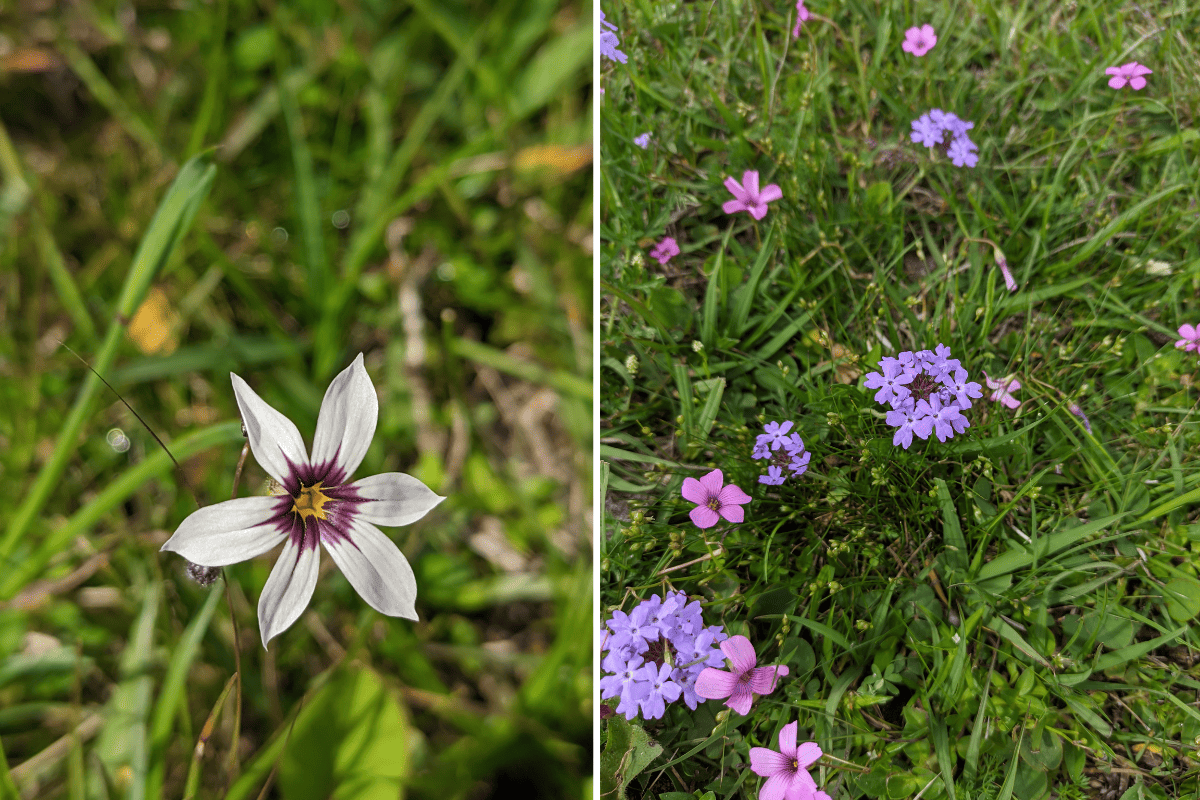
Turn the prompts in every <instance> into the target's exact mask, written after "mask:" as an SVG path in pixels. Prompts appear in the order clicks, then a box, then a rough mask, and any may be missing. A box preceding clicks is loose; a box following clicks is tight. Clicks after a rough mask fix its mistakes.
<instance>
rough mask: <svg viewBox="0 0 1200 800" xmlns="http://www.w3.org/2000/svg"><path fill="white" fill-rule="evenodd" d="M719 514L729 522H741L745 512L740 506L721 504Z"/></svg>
mask: <svg viewBox="0 0 1200 800" xmlns="http://www.w3.org/2000/svg"><path fill="white" fill-rule="evenodd" d="M720 514H721V516H722V517H724V518H725V519H726V520H728V521H729V522H742V521H743V520H745V519H746V512H745V511H744V510H743V509H742V507H741V506H721V511H720Z"/></svg>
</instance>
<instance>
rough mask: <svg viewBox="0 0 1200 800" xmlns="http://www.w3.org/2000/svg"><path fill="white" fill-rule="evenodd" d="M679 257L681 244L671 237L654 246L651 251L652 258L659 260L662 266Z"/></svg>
mask: <svg viewBox="0 0 1200 800" xmlns="http://www.w3.org/2000/svg"><path fill="white" fill-rule="evenodd" d="M677 255H679V244H678V243H676V241H675V240H674V239H672V238H671V237H670V236H668V237H667V238H665V239H663V240H662V241H661V242H659V243H658V244H656V245H654V247H653V249H651V250H650V257H651V258H657V259H658V263H660V264H666V263H667V262H668V261H670V260H671V259H672V258H674V257H675V256H677Z"/></svg>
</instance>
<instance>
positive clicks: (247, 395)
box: [229, 372, 308, 486]
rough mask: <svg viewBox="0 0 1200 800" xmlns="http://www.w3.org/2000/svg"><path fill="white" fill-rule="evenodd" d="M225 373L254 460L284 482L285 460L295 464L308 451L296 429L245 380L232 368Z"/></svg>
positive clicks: (303, 461) (305, 460)
mask: <svg viewBox="0 0 1200 800" xmlns="http://www.w3.org/2000/svg"><path fill="white" fill-rule="evenodd" d="M229 377H230V379H231V380H232V381H233V393H234V395H236V396H237V404H238V408H239V409H241V412H242V422H244V423H245V424H246V436H247V438H249V439H250V449H251V450H252V451H254V460H255V461H257V462H258V464H259V466H261V467H262V468H263V469H265V470H266V471H267V474H268V475H270V476H271V477H272V478H274V479H275V480H277V481H278V482H279V483H281V484H283V485H285V486H286V485H287V484H288V480H287V479H288V477H289V476H290V475H291V472H292V468H291V467H289V466H288V461H289V460H290V461H291V462H292V463H293V464H295V465H296V466H300V465H303V464H307V463H308V452H307V451H306V450H305V449H304V440H303V439H301V438H300V431H298V430H297V429H296V426H295V425H293V424H292V421H291V420H290V419H288V418H287V417H285V416H284V415H283V414H280V413H279V412H278V411H276V410H275V409H273V408H271V406H269V405H267V403H266V401H264V400H263V399H262V398H261V397H259V396H258V395H257V394H255V393H254V390H253V389H251V388H250V385H249V384H248V383H246V382H245V381H244V380H242V379H241V378H239V377H238V376H237V375H234V374H233V373H232V372H231V373H229Z"/></svg>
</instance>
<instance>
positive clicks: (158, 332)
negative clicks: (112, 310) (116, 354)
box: [126, 286, 179, 355]
mask: <svg viewBox="0 0 1200 800" xmlns="http://www.w3.org/2000/svg"><path fill="white" fill-rule="evenodd" d="M178 319H179V315H178V314H176V313H175V311H174V310H172V308H171V302H170V301H169V300H167V293H166V292H164V291H163V290H162V289H159V288H158V287H157V286H154V287H151V289H150V291H149V292H148V293H147V294H146V299H145V300H143V301H142V304H141V305H140V306H138V310H137V311H135V312H134V314H133V319H131V320H129V326H128V327H127V328H126V331H127V332H128V333H129V338H130V339H132V340H133V343H134V344H135V345H137V348H138V350H141V351H142V352H143V353H145V354H146V355H150V354H152V353H161V354H163V355H167V354H168V353H171V352H174V350H175V348H176V347H178V346H179V341H178V339H177V336H176V335H175V334H174V333H173V329H174V327H175V323H176V321H177V320H178Z"/></svg>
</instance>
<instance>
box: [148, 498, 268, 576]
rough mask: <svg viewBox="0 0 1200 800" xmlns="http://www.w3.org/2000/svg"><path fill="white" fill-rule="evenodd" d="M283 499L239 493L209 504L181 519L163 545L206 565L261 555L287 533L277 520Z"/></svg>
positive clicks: (231, 562)
mask: <svg viewBox="0 0 1200 800" xmlns="http://www.w3.org/2000/svg"><path fill="white" fill-rule="evenodd" d="M280 502H281V501H280V498H278V497H239V498H237V499H235V500H226V501H225V502H223V503H217V504H216V505H213V506H206V507H205V508H202V509H200V510H199V511H194V512H192V513H191V514H190V515H188V518H187V519H185V520H184V521H183V522H181V523H179V527H178V528H176V529H175V533H174V534H173V535H172V536H171V538H170V539H168V540H167V542H166V544H164V545H163V546H162V549H163V550H169V551H171V552H173V553H179V555H181V556H183V557H184V558H186V559H187V560H188V561H191V562H192V563H193V564H199V565H201V566H203V567H223V566H225V565H227V564H236V563H238V562H239V561H247V560H249V559H251V558H254V557H255V556H260V555H262V554H263V553H265V552H267V551H268V550H270V549H271V548H272V547H275V546H276V545H277V544H279V543H280V542H282V541H283V539H284V537H285V536H287V530H286V528H284V527H282V526H281V525H280V524H278V522H277V520H278V519H279V513H278V511H277V509H278V508H279V505H280ZM289 516H290V515H289ZM283 521H284V522H285V523H286V522H289V520H287V519H284V520H283Z"/></svg>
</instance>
